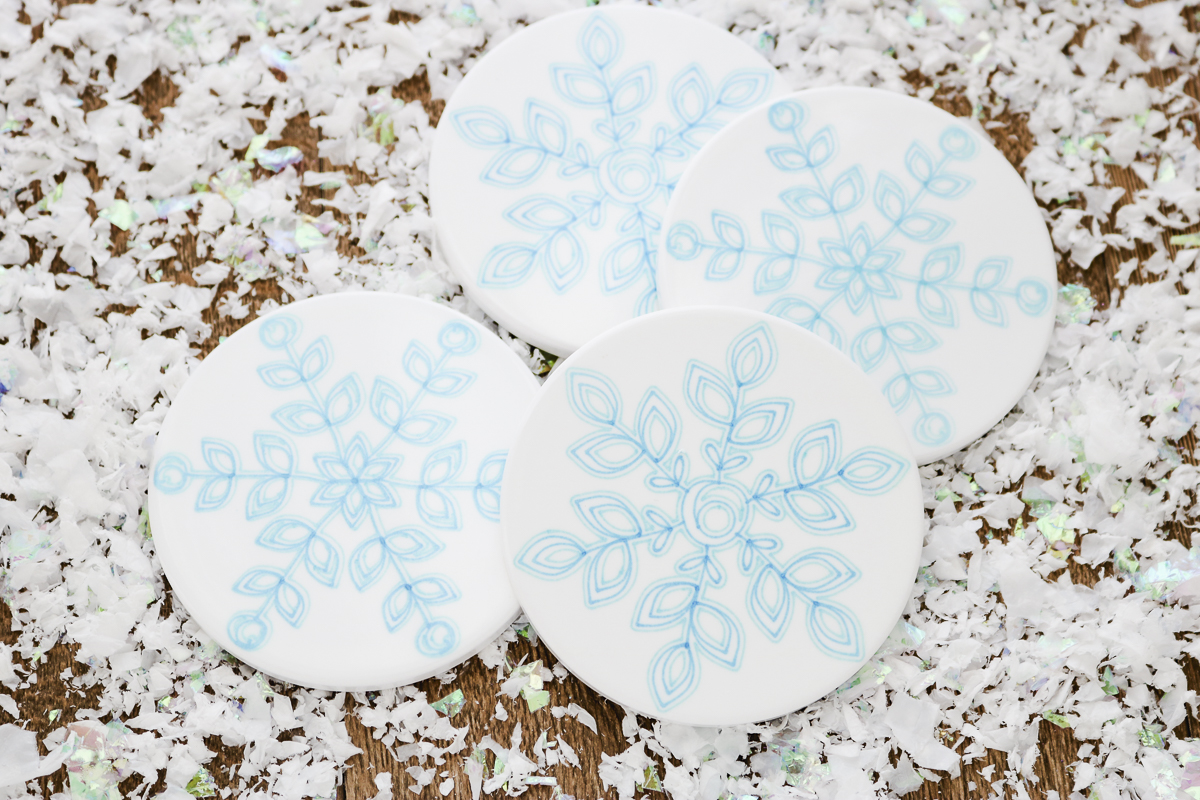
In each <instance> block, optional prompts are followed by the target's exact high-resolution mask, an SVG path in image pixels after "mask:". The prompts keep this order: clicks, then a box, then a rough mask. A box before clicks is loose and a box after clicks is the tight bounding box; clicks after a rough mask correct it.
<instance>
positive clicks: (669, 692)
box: [649, 642, 700, 711]
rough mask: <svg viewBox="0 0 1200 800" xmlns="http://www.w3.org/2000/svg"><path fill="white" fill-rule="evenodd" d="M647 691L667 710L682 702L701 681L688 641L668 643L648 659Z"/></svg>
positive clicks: (662, 708) (656, 703)
mask: <svg viewBox="0 0 1200 800" xmlns="http://www.w3.org/2000/svg"><path fill="white" fill-rule="evenodd" d="M649 677H650V693H651V695H653V697H654V704H655V705H656V706H658V708H659V709H660V710H662V711H666V710H668V709H670V708H673V707H674V706H677V705H679V703H681V702H683V700H684V699H686V698H687V697H688V696H689V695H691V693H692V692H694V691H696V686H697V685H699V683H700V670H699V668H698V667H697V665H696V654H695V653H694V652H693V651H692V648H691V647H690V646H689V645H688V643H687V642H680V643H678V644H671V645H667V646H666V647H664V648H663V649H661V650H659V651H658V653H657V654H655V656H654V660H653V661H651V662H650V676H649Z"/></svg>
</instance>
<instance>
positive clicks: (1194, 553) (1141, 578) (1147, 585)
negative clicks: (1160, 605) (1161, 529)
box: [1132, 547, 1200, 600]
mask: <svg viewBox="0 0 1200 800" xmlns="http://www.w3.org/2000/svg"><path fill="white" fill-rule="evenodd" d="M1197 575H1200V549H1198V548H1195V547H1193V548H1192V549H1191V551H1189V553H1188V558H1187V559H1184V560H1178V561H1161V562H1159V563H1157V564H1155V565H1153V566H1151V567H1148V568H1146V569H1143V570H1139V571H1138V572H1136V573H1133V574H1132V577H1133V586H1134V589H1135V590H1137V591H1139V592H1149V594H1150V597H1152V598H1153V599H1155V600H1162V599H1163V598H1165V597H1168V596H1169V595H1170V594H1171V592H1173V591H1175V589H1176V588H1177V587H1178V586H1179V585H1180V584H1181V583H1185V582H1187V581H1190V580H1191V579H1192V578H1194V577H1196V576H1197Z"/></svg>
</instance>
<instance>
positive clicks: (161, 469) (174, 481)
mask: <svg viewBox="0 0 1200 800" xmlns="http://www.w3.org/2000/svg"><path fill="white" fill-rule="evenodd" d="M191 482H192V467H191V465H190V464H188V461H187V459H186V458H184V457H183V456H181V455H178V454H176V453H171V454H170V455H166V456H163V457H162V458H160V459H158V462H157V463H156V464H155V465H154V485H155V486H157V487H158V489H159V491H161V492H163V493H165V494H179V493H180V492H182V491H183V490H184V489H186V488H187V487H188V484H189V483H191Z"/></svg>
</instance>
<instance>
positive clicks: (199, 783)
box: [187, 767, 217, 797]
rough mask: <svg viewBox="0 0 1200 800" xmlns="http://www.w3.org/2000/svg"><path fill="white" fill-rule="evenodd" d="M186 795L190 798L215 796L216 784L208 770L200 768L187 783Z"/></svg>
mask: <svg viewBox="0 0 1200 800" xmlns="http://www.w3.org/2000/svg"><path fill="white" fill-rule="evenodd" d="M187 793H188V794H190V795H191V796H192V797H214V796H216V794H217V782H216V781H215V780H213V776H212V774H211V773H210V772H209V771H208V770H206V769H205V768H204V767H201V768H200V770H199V772H197V773H196V774H195V775H193V776H192V779H191V780H190V781H188V785H187Z"/></svg>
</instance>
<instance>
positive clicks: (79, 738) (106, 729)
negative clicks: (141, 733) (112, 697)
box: [63, 720, 132, 800]
mask: <svg viewBox="0 0 1200 800" xmlns="http://www.w3.org/2000/svg"><path fill="white" fill-rule="evenodd" d="M67 730H68V731H69V734H68V736H69V738H68V739H67V741H66V742H64V743H63V752H64V753H65V758H64V759H63V763H64V764H65V765H66V768H67V779H68V788H69V790H70V794H71V797H72V798H73V800H121V792H120V789H119V788H118V784H119V783H120V782H121V780H122V779H123V778H124V777H126V776H127V775H129V774H130V773H131V772H132V770H131V769H130V767H129V762H128V760H127V759H126V751H127V746H126V745H127V741H128V736H129V729H128V728H126V727H125V726H124V725H122V724H121V723H120V722H116V721H114V722H110V723H108V724H107V725H101V724H100V723H99V722H93V721H90V720H89V721H85V722H76V723H72V724H71V725H69V726H68V728H67Z"/></svg>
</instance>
